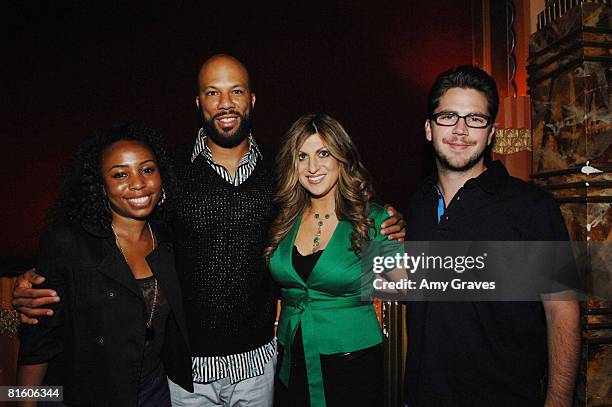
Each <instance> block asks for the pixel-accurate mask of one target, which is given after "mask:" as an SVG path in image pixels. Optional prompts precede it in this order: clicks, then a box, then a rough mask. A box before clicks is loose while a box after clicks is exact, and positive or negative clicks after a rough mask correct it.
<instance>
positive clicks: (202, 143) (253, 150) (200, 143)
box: [191, 128, 262, 163]
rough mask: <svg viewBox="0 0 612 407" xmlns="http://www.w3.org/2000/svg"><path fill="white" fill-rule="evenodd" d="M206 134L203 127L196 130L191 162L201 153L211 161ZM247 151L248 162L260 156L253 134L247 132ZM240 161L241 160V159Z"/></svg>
mask: <svg viewBox="0 0 612 407" xmlns="http://www.w3.org/2000/svg"><path fill="white" fill-rule="evenodd" d="M207 138H208V136H207V135H206V132H205V131H204V128H201V129H200V130H198V135H197V137H196V141H195V144H194V146H193V152H192V153H191V162H192V163H193V162H194V161H195V159H196V158H197V157H198V156H199V155H200V154H202V155H203V156H204V157H205V158H206V160H208V161H213V157H212V152H211V151H210V148H208V146H207V145H206V139H207ZM248 139H249V151H248V152H247V153H246V154H245V157H248V160H247V161H249V162H251V161H257V159H260V158H262V155H261V152H260V151H259V146H257V143H256V142H255V137H253V134H249V137H248ZM241 161H242V160H241Z"/></svg>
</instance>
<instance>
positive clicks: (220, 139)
mask: <svg viewBox="0 0 612 407" xmlns="http://www.w3.org/2000/svg"><path fill="white" fill-rule="evenodd" d="M200 113H201V115H200V117H201V118H202V128H203V129H204V133H205V134H206V136H208V137H210V139H211V140H212V141H213V142H214V143H215V144H216V145H218V146H220V147H224V148H233V147H236V146H237V145H239V144H240V143H242V141H243V140H244V139H245V138H247V137H248V136H249V134H251V109H249V110H248V111H247V112H246V114H245V115H244V116H243V115H241V114H240V113H238V112H237V111H235V110H229V111H227V112H223V113H218V114H216V115H215V116H214V117H213V118H212V119H211V120H206V118H205V117H204V112H200ZM226 114H233V115H236V116H240V125H239V126H238V129H236V132H235V133H234V134H233V135H231V136H230V135H227V134H226V133H221V132H219V130H217V128H216V127H215V119H216V118H217V117H220V116H223V115H226Z"/></svg>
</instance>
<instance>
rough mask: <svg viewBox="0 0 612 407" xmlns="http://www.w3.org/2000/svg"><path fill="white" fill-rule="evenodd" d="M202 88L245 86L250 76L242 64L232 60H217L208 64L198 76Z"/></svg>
mask: <svg viewBox="0 0 612 407" xmlns="http://www.w3.org/2000/svg"><path fill="white" fill-rule="evenodd" d="M198 83H199V85H200V88H206V87H209V86H236V85H238V86H244V87H247V85H248V83H249V74H248V72H247V70H246V69H245V68H244V66H242V65H241V64H240V63H238V62H236V61H233V60H231V59H216V60H213V61H210V62H208V63H206V64H205V65H204V66H203V67H202V69H201V70H200V73H199V75H198Z"/></svg>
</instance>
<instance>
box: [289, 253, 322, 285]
mask: <svg viewBox="0 0 612 407" xmlns="http://www.w3.org/2000/svg"><path fill="white" fill-rule="evenodd" d="M323 251H324V250H319V251H318V252H314V253H311V254H307V255H305V256H304V255H302V253H300V251H299V250H298V248H297V246H293V253H292V263H293V268H294V269H295V271H297V273H298V274H299V276H300V277H301V278H302V280H304V281H306V280H308V277H309V276H310V273H312V269H314V266H315V265H316V264H317V261H319V258H320V257H321V255H322V254H323Z"/></svg>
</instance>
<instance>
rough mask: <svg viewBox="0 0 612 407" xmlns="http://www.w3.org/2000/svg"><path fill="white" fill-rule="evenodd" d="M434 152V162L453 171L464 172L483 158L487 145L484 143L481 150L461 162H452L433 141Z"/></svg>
mask: <svg viewBox="0 0 612 407" xmlns="http://www.w3.org/2000/svg"><path fill="white" fill-rule="evenodd" d="M433 148H434V154H435V155H436V162H438V164H439V165H440V167H442V169H445V170H448V171H453V172H466V171H468V170H471V169H472V168H474V166H475V165H476V164H478V163H479V162H480V161H481V160H482V159H484V156H485V152H486V149H487V146H486V145H485V146H484V147H483V148H482V150H480V151H476V152H474V154H473V155H472V156H471V157H469V158H468V159H467V161H465V162H463V163H458V164H454V163H452V162H451V160H450V159H449V158H448V156H446V155H444V153H443V152H442V151H441V149H439V148H438V147H437V146H436V143H433Z"/></svg>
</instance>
